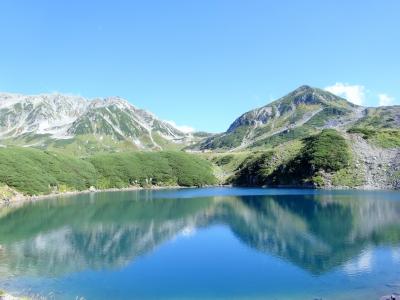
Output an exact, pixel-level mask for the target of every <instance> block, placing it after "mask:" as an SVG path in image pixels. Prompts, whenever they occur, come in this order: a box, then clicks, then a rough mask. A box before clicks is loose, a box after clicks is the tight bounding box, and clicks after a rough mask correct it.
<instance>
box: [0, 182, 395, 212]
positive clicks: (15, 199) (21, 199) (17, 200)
mask: <svg viewBox="0 0 400 300" xmlns="http://www.w3.org/2000/svg"><path fill="white" fill-rule="evenodd" d="M208 187H237V188H263V189H268V188H271V189H272V188H277V189H305V190H359V191H362V190H365V191H398V190H397V189H385V188H380V187H375V186H370V185H364V186H359V187H348V186H326V187H313V186H304V185H274V186H272V185H269V186H266V185H264V186H253V185H243V186H242V185H231V184H228V185H224V184H216V185H206V186H201V187H199V186H179V185H173V186H158V185H152V186H148V187H142V186H130V187H124V188H108V189H96V188H94V187H91V188H89V189H86V190H82V191H68V192H53V193H50V194H46V195H34V196H29V195H24V194H22V193H20V192H17V191H15V195H14V196H12V197H11V198H9V199H7V200H4V199H0V207H2V206H7V205H18V204H23V203H27V202H35V201H40V200H45V199H49V198H54V197H68V196H75V195H84V194H91V193H101V192H121V191H141V190H164V189H165V190H170V189H187V188H208Z"/></svg>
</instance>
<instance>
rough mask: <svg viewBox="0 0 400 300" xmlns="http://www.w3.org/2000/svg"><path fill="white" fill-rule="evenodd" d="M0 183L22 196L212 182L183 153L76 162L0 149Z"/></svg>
mask: <svg viewBox="0 0 400 300" xmlns="http://www.w3.org/2000/svg"><path fill="white" fill-rule="evenodd" d="M0 183H4V184H7V185H8V186H10V187H12V188H15V189H16V190H18V191H20V192H23V193H25V194H28V195H34V194H46V193H50V192H51V191H53V190H58V191H68V190H85V189H88V188H89V187H90V186H95V187H97V188H122V187H128V186H130V185H141V186H148V185H181V186H202V185H209V184H214V183H215V178H214V175H213V173H212V169H211V166H210V164H209V162H207V161H205V160H203V159H201V158H200V157H197V156H195V155H190V154H187V153H183V152H126V153H113V154H103V155H96V156H92V157H88V158H86V159H79V158H75V157H72V156H68V155H64V154H59V153H52V152H48V151H41V150H37V149H32V148H19V147H12V148H0Z"/></svg>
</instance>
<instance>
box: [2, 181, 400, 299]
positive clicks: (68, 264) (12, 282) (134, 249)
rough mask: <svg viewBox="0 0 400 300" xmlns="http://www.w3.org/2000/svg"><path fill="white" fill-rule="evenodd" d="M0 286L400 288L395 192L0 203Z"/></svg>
mask: <svg viewBox="0 0 400 300" xmlns="http://www.w3.org/2000/svg"><path fill="white" fill-rule="evenodd" d="M0 289H1V290H5V291H7V292H9V293H11V294H14V295H24V296H28V297H33V298H39V299H87V300H91V299H94V300H102V299H272V300H275V299H276V300H288V299H291V300H292V299H306V300H307V299H309V300H314V299H323V300H326V299H339V300H340V299H352V300H353V299H371V300H377V299H380V297H381V296H383V295H387V294H391V293H395V292H398V293H400V192H393V191H354V190H342V191H341V190H306V189H261V188H198V189H191V188H190V189H165V190H138V191H121V192H99V193H90V194H80V195H74V196H60V197H55V198H52V199H46V200H41V201H36V202H29V203H25V204H23V205H19V206H9V207H3V208H2V209H0Z"/></svg>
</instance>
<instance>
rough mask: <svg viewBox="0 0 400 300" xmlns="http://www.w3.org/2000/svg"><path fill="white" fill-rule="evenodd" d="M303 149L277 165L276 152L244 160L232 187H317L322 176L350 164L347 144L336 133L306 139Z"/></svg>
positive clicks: (328, 132)
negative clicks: (236, 185)
mask: <svg viewBox="0 0 400 300" xmlns="http://www.w3.org/2000/svg"><path fill="white" fill-rule="evenodd" d="M303 142H304V147H303V148H302V149H301V150H300V152H299V153H298V154H297V155H296V156H294V157H293V158H292V159H290V160H289V161H282V162H279V163H276V159H275V157H276V156H277V155H275V154H274V152H273V151H270V152H265V153H263V154H261V155H257V156H253V157H249V159H246V160H244V162H243V163H242V165H241V166H240V167H239V169H238V171H237V172H236V174H235V176H233V177H232V178H231V180H232V183H233V184H238V185H318V186H321V185H323V184H324V179H323V178H322V177H321V175H319V174H320V172H325V173H334V172H337V171H339V170H342V169H344V168H346V167H348V166H349V164H350V159H351V157H350V149H349V146H348V145H347V143H346V140H345V139H344V138H343V137H342V136H341V135H340V134H339V133H338V132H337V131H336V130H333V129H325V130H323V131H322V132H320V133H319V134H317V135H314V136H310V137H307V138H305V139H303Z"/></svg>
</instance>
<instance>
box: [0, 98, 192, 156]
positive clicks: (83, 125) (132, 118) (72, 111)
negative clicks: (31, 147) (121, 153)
mask: <svg viewBox="0 0 400 300" xmlns="http://www.w3.org/2000/svg"><path fill="white" fill-rule="evenodd" d="M79 135H94V136H97V137H103V136H107V137H110V138H112V139H114V140H120V141H128V142H130V143H132V144H134V145H136V146H137V148H142V149H152V148H154V149H160V148H162V146H161V145H160V143H161V144H164V143H168V142H170V143H182V142H184V141H185V140H190V138H191V135H190V134H187V133H184V132H182V131H180V130H179V129H177V128H175V127H174V126H172V125H171V124H170V123H168V122H165V121H162V120H160V119H158V118H157V117H156V116H154V115H153V114H152V113H150V112H147V111H145V110H142V109H138V108H136V107H135V106H133V105H132V104H130V103H129V102H128V101H126V100H124V99H122V98H119V97H109V98H105V99H94V100H87V99H85V98H83V97H79V96H70V95H60V94H44V95H35V96H26V95H18V94H0V139H2V140H12V139H24V141H27V142H28V141H29V140H34V139H38V138H39V140H41V141H42V140H44V139H45V138H48V139H53V140H62V139H71V138H73V137H75V136H79Z"/></svg>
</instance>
